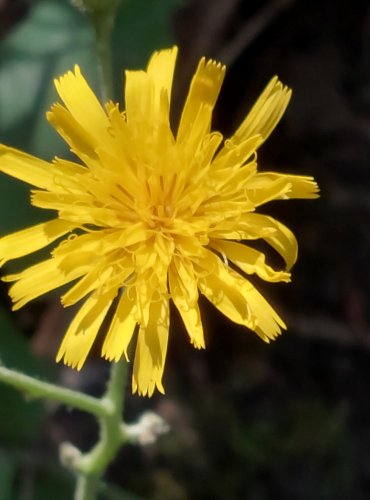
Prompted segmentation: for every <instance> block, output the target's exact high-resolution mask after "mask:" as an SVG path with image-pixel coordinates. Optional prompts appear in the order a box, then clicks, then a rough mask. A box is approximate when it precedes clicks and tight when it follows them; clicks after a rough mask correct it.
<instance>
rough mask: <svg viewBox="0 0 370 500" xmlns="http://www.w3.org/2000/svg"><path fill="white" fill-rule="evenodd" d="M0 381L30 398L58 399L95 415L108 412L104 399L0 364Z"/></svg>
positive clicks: (102, 414) (100, 415) (99, 415)
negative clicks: (44, 380)
mask: <svg viewBox="0 0 370 500" xmlns="http://www.w3.org/2000/svg"><path fill="white" fill-rule="evenodd" d="M0 381H1V382H4V383H5V384H8V385H11V386H12V387H14V388H15V389H18V390H19V391H21V392H23V393H24V394H25V395H26V396H27V397H30V398H34V399H39V398H42V399H49V400H50V401H58V402H59V403H62V404H65V405H66V406H70V407H72V408H78V409H79V410H82V411H86V412H88V413H92V414H93V415H95V416H97V417H104V416H105V415H107V414H108V413H109V408H107V406H106V404H105V402H104V401H101V400H99V399H97V398H94V397H92V396H88V395H86V394H83V393H81V392H78V391H72V390H70V389H65V388H63V387H60V386H58V385H55V384H51V383H49V382H43V381H41V380H37V379H36V378H33V377H30V376H29V375H24V374H23V373H19V372H17V371H14V370H10V369H9V368H5V366H0Z"/></svg>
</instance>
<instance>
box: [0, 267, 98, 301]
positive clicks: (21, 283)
mask: <svg viewBox="0 0 370 500" xmlns="http://www.w3.org/2000/svg"><path fill="white" fill-rule="evenodd" d="M61 263H62V258H52V259H49V260H45V261H43V262H40V263H39V264H36V265H34V266H31V267H29V268H27V269H25V270H24V271H22V272H21V273H18V274H12V275H8V276H5V277H4V278H2V279H3V281H7V282H9V281H10V282H12V281H16V283H14V285H12V286H11V287H10V289H9V295H10V297H11V299H12V300H13V302H14V306H13V310H17V309H19V308H20V307H22V306H24V305H25V304H27V302H29V301H30V300H33V299H35V298H36V297H39V296H40V295H43V294H45V293H47V292H50V291H51V290H54V289H55V288H59V287H60V286H62V285H65V284H66V283H69V282H70V281H73V280H74V279H76V278H78V277H80V276H82V275H83V274H84V273H86V272H87V271H88V269H89V262H86V261H85V262H83V263H82V264H80V265H79V266H74V267H71V268H70V270H69V272H65V270H63V269H62V267H61Z"/></svg>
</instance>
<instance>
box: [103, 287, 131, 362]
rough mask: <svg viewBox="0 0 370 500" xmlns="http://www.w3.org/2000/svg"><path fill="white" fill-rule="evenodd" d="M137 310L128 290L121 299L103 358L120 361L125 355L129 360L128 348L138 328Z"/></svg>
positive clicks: (104, 348) (106, 341)
mask: <svg viewBox="0 0 370 500" xmlns="http://www.w3.org/2000/svg"><path fill="white" fill-rule="evenodd" d="M135 308H136V304H135V301H134V300H132V299H131V298H130V293H129V291H127V290H126V291H125V292H124V293H123V294H122V297H121V298H120V301H119V304H118V307H117V310H116V312H115V313H114V316H113V320H112V323H111V326H110V328H109V331H108V333H107V335H106V337H105V340H104V344H103V348H102V356H104V357H105V358H106V359H108V360H109V361H119V360H120V359H121V357H122V355H123V354H124V355H125V358H126V360H127V361H128V360H129V359H128V355H127V348H128V345H129V343H130V341H131V338H132V335H133V333H134V330H135V326H136V319H135Z"/></svg>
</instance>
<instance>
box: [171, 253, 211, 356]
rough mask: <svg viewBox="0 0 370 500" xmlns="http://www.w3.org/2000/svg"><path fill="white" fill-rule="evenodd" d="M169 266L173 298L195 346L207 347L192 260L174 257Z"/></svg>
mask: <svg viewBox="0 0 370 500" xmlns="http://www.w3.org/2000/svg"><path fill="white" fill-rule="evenodd" d="M174 262H176V264H175V263H174V264H172V265H171V266H170V268H169V276H168V278H169V286H170V293H171V298H172V300H173V302H174V304H175V306H176V307H177V309H178V310H179V312H180V315H181V318H182V320H183V322H184V325H185V327H186V330H187V332H188V334H189V337H190V341H191V343H192V344H193V345H194V347H196V348H198V349H200V348H205V342H204V333H203V325H202V319H201V316H200V311H199V307H198V283H197V280H196V278H195V274H194V271H193V269H192V264H191V262H189V261H187V260H185V259H179V258H178V259H176V258H174Z"/></svg>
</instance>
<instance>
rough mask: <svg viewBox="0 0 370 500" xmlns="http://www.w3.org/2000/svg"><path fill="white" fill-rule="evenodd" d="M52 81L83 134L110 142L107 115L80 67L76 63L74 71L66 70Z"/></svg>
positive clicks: (99, 140)
mask: <svg viewBox="0 0 370 500" xmlns="http://www.w3.org/2000/svg"><path fill="white" fill-rule="evenodd" d="M54 83H55V87H56V89H57V92H58V94H59V96H60V97H61V99H62V100H63V102H64V104H65V105H66V107H67V109H68V110H69V112H70V113H71V115H72V116H73V118H74V119H75V120H76V122H77V123H78V124H79V125H81V127H82V128H83V129H84V130H85V134H87V135H88V134H90V135H91V136H92V137H93V138H94V139H96V140H97V141H98V142H101V141H109V142H110V135H109V133H108V129H109V121H108V117H107V115H106V114H105V111H104V109H103V108H102V106H101V104H100V103H99V100H98V99H97V97H96V96H95V94H94V92H93V91H92V90H91V88H90V87H89V85H88V83H87V82H86V80H85V79H84V77H83V76H82V74H81V71H80V68H79V67H78V66H77V65H76V66H75V67H74V73H72V71H68V73H66V74H65V75H63V76H61V77H60V78H59V79H56V80H55V81H54Z"/></svg>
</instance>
